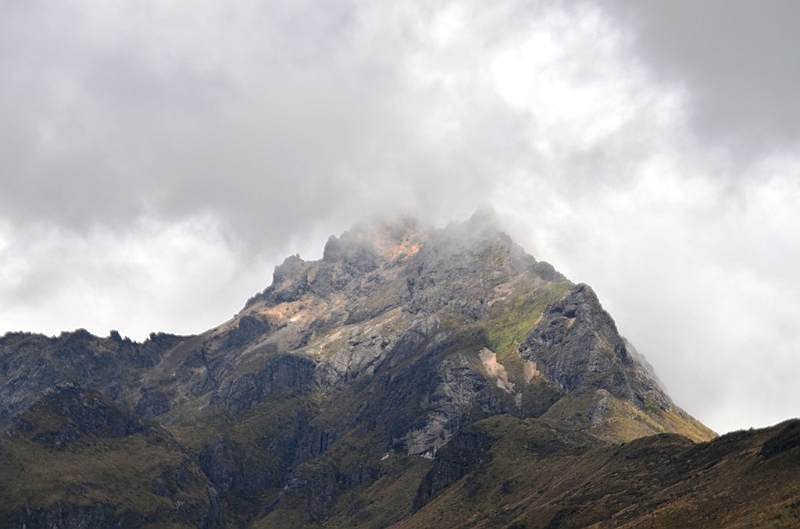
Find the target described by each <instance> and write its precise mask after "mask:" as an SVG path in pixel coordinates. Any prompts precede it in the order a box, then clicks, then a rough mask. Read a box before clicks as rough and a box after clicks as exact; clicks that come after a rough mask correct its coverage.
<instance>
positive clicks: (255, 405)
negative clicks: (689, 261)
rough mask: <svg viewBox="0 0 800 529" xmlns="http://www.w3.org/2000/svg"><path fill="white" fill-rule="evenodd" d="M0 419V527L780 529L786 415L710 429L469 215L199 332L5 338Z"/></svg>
mask: <svg viewBox="0 0 800 529" xmlns="http://www.w3.org/2000/svg"><path fill="white" fill-rule="evenodd" d="M0 427H2V428H3V434H2V437H0V498H2V499H3V501H2V502H0V527H15V528H17V527H19V528H22V527H26V528H33V527H48V528H49V527H63V528H73V527H141V526H153V527H155V526H170V527H263V528H270V527H287V528H289V527H323V526H325V527H371V528H377V527H388V526H392V525H393V524H396V526H397V527H435V526H440V525H447V524H450V526H455V527H516V528H518V529H519V528H523V527H531V528H533V527H585V526H587V525H592V524H598V525H597V526H598V527H606V526H608V527H622V526H625V527H628V526H629V527H638V526H639V525H638V524H640V523H645V522H648V523H650V522H652V524H653V526H655V527H662V526H663V527H673V526H685V527H690V526H697V527H712V526H714V525H715V524H717V525H719V526H723V525H724V526H733V525H731V524H728V523H727V522H726V520H728V521H730V520H732V519H733V518H730V517H731V516H736V520H739V521H740V522H742V523H743V522H746V521H747V520H755V519H761V518H758V517H763V516H764V515H765V513H767V512H769V513H770V516H773V517H774V516H777V518H775V520H777V521H776V522H775V523H774V524H773V525H774V526H786V527H792V526H793V525H791V524H792V523H794V522H800V487H798V485H796V484H794V480H792V479H791V477H790V476H791V469H795V471H796V470H797V469H798V467H800V426H798V423H796V422H789V423H785V424H784V425H781V426H779V427H775V428H773V429H770V430H763V431H757V432H741V433H738V434H736V435H734V436H733V437H731V436H724V437H722V438H717V437H716V435H715V434H714V433H713V432H712V431H710V430H709V429H708V428H706V427H705V426H703V425H702V424H701V423H699V422H698V421H697V420H695V419H694V418H692V417H691V416H690V415H688V414H687V413H686V412H684V411H683V410H681V409H680V408H678V407H677V406H675V404H673V402H672V400H671V399H670V398H669V396H668V395H667V394H666V393H665V392H664V391H663V390H662V389H661V388H660V387H659V384H658V382H657V379H656V378H655V375H654V374H652V368H650V367H649V364H647V363H646V362H645V361H643V359H642V357H640V355H639V354H638V353H637V352H636V350H635V349H634V348H633V346H631V345H630V344H629V343H628V342H627V341H626V340H625V339H624V338H623V337H622V336H620V334H619V332H618V331H617V328H616V326H615V324H614V321H613V320H612V318H611V316H610V315H609V314H608V313H607V312H605V311H604V310H603V308H602V306H601V305H600V302H599V301H598V298H597V296H596V295H595V293H594V292H593V291H592V289H591V288H590V287H589V286H587V285H583V284H578V285H575V284H573V283H571V282H570V281H568V280H567V279H566V278H565V277H564V276H562V275H561V274H559V273H558V272H557V271H556V270H555V269H554V268H553V267H552V266H550V265H549V264H547V263H544V262H539V261H536V260H535V259H534V258H533V257H531V256H530V255H528V254H526V253H525V252H524V251H523V250H522V248H520V247H519V246H517V245H516V244H514V243H513V242H512V241H511V239H510V238H509V237H508V236H507V235H505V234H504V233H502V232H501V231H500V230H499V229H498V228H497V226H496V224H495V222H494V221H493V220H492V218H491V217H490V216H488V215H483V214H476V215H474V216H473V217H472V218H471V219H470V220H468V221H466V222H462V223H452V224H450V225H448V226H447V227H446V228H443V229H427V228H424V227H421V226H420V225H419V223H418V222H417V221H415V220H414V219H412V218H399V219H393V220H391V221H386V222H383V223H380V224H378V225H364V226H356V227H354V228H353V229H352V230H350V231H348V232H345V233H344V234H343V235H342V236H341V237H338V238H337V237H331V238H330V239H329V240H328V242H327V244H326V245H325V250H324V254H323V258H322V259H321V260H318V261H304V260H302V259H301V258H300V257H299V256H292V257H289V258H287V259H286V260H285V261H284V262H283V264H281V265H280V266H278V267H276V269H275V273H274V277H273V282H272V284H271V285H270V286H269V287H268V288H267V289H266V290H264V291H263V292H261V293H259V294H257V295H255V296H254V297H253V298H251V299H250V300H248V301H247V303H246V305H245V307H244V308H243V309H242V311H241V312H240V313H238V314H237V315H236V316H235V317H234V318H233V319H231V320H230V321H228V322H225V323H223V324H222V325H220V326H218V327H216V328H213V329H210V330H208V331H206V332H205V333H203V334H200V335H196V336H174V335H169V334H151V336H150V338H149V339H148V340H146V341H145V342H144V343H136V342H132V341H131V340H129V339H127V338H122V337H120V335H119V334H118V333H116V332H113V331H112V333H111V335H110V336H109V337H106V338H100V337H96V336H93V335H91V334H89V333H88V332H86V331H83V330H79V331H75V332H73V333H63V334H62V335H61V336H59V337H54V338H48V337H45V336H40V335H34V334H29V333H9V334H6V335H5V336H4V337H3V338H2V339H0ZM720 462H722V463H725V464H722V465H720V464H719V463H720ZM726 462H728V463H726ZM726 472H728V473H730V472H739V473H740V474H741V476H744V477H741V479H742V480H744V481H742V483H745V482H748V483H750V482H754V481H753V480H755V481H758V480H761V481H758V483H763V487H762V490H764V491H766V492H764V494H763V496H764V498H763V501H761V499H758V498H755V497H754V496H753V495H752V494H748V492H747V490H748V489H747V487H738V488H737V487H733V486H732V485H730V486H729V485H726V483H727V482H726V479H725V478H726V477H729V474H726ZM748 473H751V474H752V475H751V474H748ZM737 475H739V474H737ZM748 480H750V481H748ZM782 480H783V481H782ZM726 486H728V488H725V487H726ZM704 487H705V488H704ZM667 488H669V489H670V491H671V492H665V491H666V489H667ZM698 491H700V492H698ZM703 491H707V496H708V498H707V501H706V499H704V498H706V497H705V496H704V495H703V494H704V493H703ZM737 494H738V495H739V496H741V498H743V499H742V502H741V503H742V505H747V507H746V509H747V512H746V513H745V514H742V513H738V514H737V513H736V512H735V510H731V509H728V508H726V507H725V506H724V502H722V501H721V500H720V498H721V497H724V498H731V499H735V498H738V497H739V496H737ZM744 499H747V501H744ZM757 499H758V501H756V500H757ZM715 502H716V503H715ZM748 502H749V503H748ZM659 513H660V514H659ZM698 513H701V514H702V515H703V516H706V518H702V517H700V518H698V516H699V514H698ZM747 516H750V517H751V518H747ZM726 517H728V518H726ZM752 517H756V518H752ZM729 518H730V519H729ZM696 520H705V521H706V523H705V524H699V525H698V524H695V525H693V523H694V521H696ZM737 523H738V522H737ZM625 524H628V525H625ZM725 524H727V525H725ZM781 524H784V525H781ZM768 525H769V524H768ZM742 526H743V527H744V526H746V525H742ZM795 526H796V525H795Z"/></svg>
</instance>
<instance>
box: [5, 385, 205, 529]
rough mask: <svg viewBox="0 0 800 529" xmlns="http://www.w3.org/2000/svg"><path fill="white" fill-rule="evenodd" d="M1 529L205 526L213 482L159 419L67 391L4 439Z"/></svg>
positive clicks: (52, 394)
mask: <svg viewBox="0 0 800 529" xmlns="http://www.w3.org/2000/svg"><path fill="white" fill-rule="evenodd" d="M0 500H1V501H0V527H2V528H16V527H26V528H28V529H33V528H37V527H42V528H44V527H47V528H51V527H59V528H60V527H65V528H66V527H120V528H123V527H131V528H133V527H199V526H204V525H206V524H207V523H208V522H211V521H212V519H213V510H214V507H213V503H214V493H213V489H212V488H211V487H210V484H209V482H208V479H207V478H206V477H205V476H204V475H203V474H202V472H201V471H200V469H199V468H198V467H197V465H196V464H195V463H194V462H193V461H192V460H191V458H190V457H189V456H188V455H187V454H186V453H185V452H184V451H183V449H182V448H181V446H180V445H179V444H178V443H177V442H176V441H175V440H174V439H173V438H172V436H171V435H170V434H169V432H167V431H166V430H165V429H163V428H162V427H160V426H158V425H157V424H156V423H153V422H151V421H147V420H145V419H143V418H141V417H138V416H136V415H134V414H132V413H131V412H129V411H128V410H125V409H124V408H123V407H121V406H119V405H118V404H116V403H114V402H112V401H111V400H109V399H107V398H106V397H103V396H102V395H101V394H99V393H97V392H94V391H89V390H85V389H83V388H81V387H80V386H77V385H74V384H66V385H60V386H58V387H56V388H54V389H52V390H50V391H48V392H47V393H45V395H44V396H43V397H42V398H41V399H40V400H39V401H37V403H36V404H34V405H33V406H32V407H31V408H29V409H28V410H27V411H25V412H24V413H22V414H21V415H19V416H17V417H16V418H15V419H14V421H13V423H12V425H11V427H9V428H7V429H6V430H5V431H4V432H3V433H2V437H0Z"/></svg>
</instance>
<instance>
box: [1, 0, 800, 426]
mask: <svg viewBox="0 0 800 529" xmlns="http://www.w3.org/2000/svg"><path fill="white" fill-rule="evenodd" d="M798 27H800V2H795V1H792V0H782V1H781V0H773V1H771V2H755V1H747V2H744V1H734V0H725V1H723V0H715V1H711V0H709V1H704V2H696V1H693V0H664V1H662V2H635V1H633V0H630V1H624V0H618V1H614V2H602V3H600V2H591V1H583V2H580V1H575V2H536V1H530V0H528V1H515V0H508V1H496V2H491V3H487V2H469V1H464V0H462V1H458V2H451V1H430V0H420V1H402V0H394V1H391V2H388V1H387V2H382V1H363V0H339V1H337V2H329V1H325V0H305V1H302V0H300V1H298V0H284V1H257V0H239V1H237V2H214V1H207V0H123V1H113V2H112V1H102V2H98V1H96V0H60V1H58V2H50V1H47V2H46V1H44V0H24V1H23V0H7V1H4V2H0V333H3V332H5V331H17V330H27V331H37V332H44V333H46V334H51V335H52V334H58V333H59V332H61V331H63V330H73V329H75V328H79V327H83V328H86V329H88V330H90V331H91V332H93V333H95V334H99V335H101V336H105V335H107V334H108V331H109V330H110V329H118V330H119V331H120V332H121V333H122V334H123V335H128V336H130V337H132V338H134V339H139V340H141V339H144V338H145V337H146V336H147V334H148V333H149V332H151V331H168V332H174V333H196V332H201V331H203V330H205V329H207V328H209V327H212V326H214V325H217V324H219V323H221V322H223V321H224V320H226V319H228V318H229V317H230V316H231V315H232V314H234V313H235V312H237V311H238V310H239V309H240V308H241V307H242V306H243V304H244V302H245V301H246V300H247V298H248V297H250V296H251V295H253V294H254V293H256V292H258V291H260V290H262V289H263V288H265V287H266V286H267V285H268V284H269V282H270V281H271V275H272V269H273V267H274V265H275V264H276V263H278V262H280V261H282V259H283V258H284V257H285V256H286V255H289V254H293V253H296V252H299V253H300V254H301V255H302V256H303V257H304V258H306V259H315V258H319V257H320V255H321V252H322V246H323V244H324V241H325V239H326V238H327V237H328V236H329V235H330V234H338V233H340V232H342V231H343V230H345V229H347V228H348V227H349V226H350V225H352V224H353V223H354V222H355V221H356V220H358V219H359V218H363V217H366V216H370V215H372V214H375V213H386V212H391V211H397V210H415V211H417V212H418V214H420V215H422V216H424V217H425V218H426V219H427V220H428V221H430V222H433V223H435V224H436V225H439V226H442V225H444V224H445V223H446V222H447V221H449V220H461V219H465V218H467V217H468V216H469V215H470V214H471V213H472V211H473V210H475V209H476V208H478V207H481V206H485V205H491V206H493V207H494V208H495V209H496V211H497V212H498V214H499V215H500V217H501V218H502V220H503V222H504V224H505V226H506V229H507V230H508V231H509V233H510V234H511V235H512V236H513V237H514V238H515V239H516V240H517V242H519V243H520V244H521V245H523V246H524V247H525V248H526V249H527V250H528V251H529V252H530V253H532V254H533V255H534V256H536V257H537V258H538V259H540V260H545V261H548V262H550V263H552V264H553V265H554V266H555V267H556V268H557V269H558V270H560V271H562V272H563V273H565V274H566V275H567V276H568V277H569V278H570V279H572V280H573V281H575V282H586V283H589V284H590V285H592V286H593V287H594V289H595V290H596V291H597V292H598V294H599V296H600V298H601V301H602V302H603V304H604V306H605V307H606V308H607V309H608V310H609V311H610V312H611V314H612V315H613V317H614V318H615V319H616V321H617V324H618V326H619V328H620V330H621V332H622V333H623V334H624V335H626V336H627V337H628V338H629V339H630V340H631V341H632V342H633V343H634V344H635V345H636V346H637V348H638V349H639V350H640V351H641V352H642V353H644V354H645V355H646V356H647V358H648V359H649V360H650V362H651V363H652V364H653V365H654V366H655V369H656V371H657V373H658V375H659V377H660V378H661V380H662V381H663V382H664V383H665V385H666V387H667V390H668V391H669V393H670V394H671V395H672V396H673V398H674V399H675V400H676V402H677V403H678V404H679V405H681V406H683V407H684V408H686V409H687V410H688V411H689V412H690V413H692V414H693V415H695V416H696V417H698V418H699V419H701V420H702V421H704V422H705V423H706V424H708V425H709V426H711V427H712V428H714V429H715V430H717V431H719V432H725V431H729V430H733V429H738V428H747V427H750V426H764V425H768V424H772V423H775V422H778V421H780V420H783V419H786V418H789V417H794V416H798V415H800V228H799V227H800V97H798V95H797V94H800V32H799V31H797V28H798Z"/></svg>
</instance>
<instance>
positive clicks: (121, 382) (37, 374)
mask: <svg viewBox="0 0 800 529" xmlns="http://www.w3.org/2000/svg"><path fill="white" fill-rule="evenodd" d="M182 340H183V337H180V336H174V335H170V334H162V333H159V334H151V335H150V338H149V339H148V340H147V341H145V342H144V343H143V344H139V343H135V342H132V341H131V340H130V339H128V338H124V339H123V338H122V337H120V335H119V333H117V332H116V331H111V334H110V335H109V337H108V338H99V337H97V336H93V335H91V334H90V333H89V332H87V331H85V330H83V329H79V330H77V331H75V332H72V333H62V334H61V336H59V337H57V338H48V337H46V336H41V335H36V334H31V333H8V334H6V335H5V336H3V337H2V338H0V424H2V423H3V422H4V421H7V420H8V419H9V418H10V417H11V416H12V415H13V414H15V413H19V412H21V411H24V410H25V409H27V408H28V407H29V406H31V404H33V402H34V401H35V400H36V399H37V398H38V396H39V394H40V393H41V392H42V391H44V390H46V389H47V388H51V387H53V386H55V385H57V384H60V383H63V382H69V381H80V382H81V384H83V385H85V386H86V387H91V388H94V389H97V390H99V391H101V392H102V393H103V394H104V395H106V396H108V397H110V398H112V399H114V400H117V401H120V402H124V403H126V404H132V401H131V399H130V393H129V392H130V391H132V388H134V387H135V386H136V385H137V384H138V381H137V380H136V379H137V378H138V377H137V375H138V376H139V377H140V376H141V375H142V374H143V373H144V372H146V371H147V370H148V369H152V368H153V367H154V366H155V365H156V364H157V363H158V361H159V360H160V358H161V355H162V354H164V352H165V351H168V350H170V349H172V348H173V347H175V346H176V345H177V344H178V343H180V342H181V341H182ZM137 393H138V391H137ZM133 402H135V401H133Z"/></svg>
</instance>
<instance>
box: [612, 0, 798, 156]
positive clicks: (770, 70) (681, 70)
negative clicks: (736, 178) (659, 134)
mask: <svg viewBox="0 0 800 529" xmlns="http://www.w3.org/2000/svg"><path fill="white" fill-rule="evenodd" d="M614 4H616V7H617V14H618V16H621V17H623V19H625V21H626V22H627V23H629V24H631V25H632V26H634V27H636V28H637V31H636V50H637V52H638V53H639V54H640V55H641V56H642V57H643V59H644V60H645V61H646V62H647V64H649V65H650V67H651V70H652V72H653V73H654V74H655V75H657V76H658V77H660V78H661V79H663V80H668V81H669V82H674V83H680V84H685V85H686V88H687V91H688V93H689V94H690V95H691V102H692V107H691V110H690V112H691V118H692V121H693V125H694V127H695V128H696V131H697V132H698V133H699V135H700V137H702V138H703V139H705V140H707V141H709V142H710V143H713V142H722V143H726V144H728V145H732V146H734V147H735V148H736V149H738V150H740V151H742V150H743V151H744V152H743V153H742V154H748V155H752V154H754V153H755V154H758V153H760V152H762V151H763V150H765V149H767V150H769V149H773V148H777V147H780V148H788V149H792V148H794V147H795V146H796V144H797V142H798V140H800V100H799V99H798V98H797V96H796V94H797V93H798V92H799V91H800V63H798V61H797V56H796V55H797V54H796V50H797V49H798V46H800V35H798V32H797V31H796V23H797V21H798V20H800V5H798V3H797V2H793V1H791V0H777V1H774V2H766V3H753V2H748V1H744V0H734V1H722V0H713V1H707V2H693V1H691V0H678V1H673V2H631V1H629V0H619V1H617V2H614Z"/></svg>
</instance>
